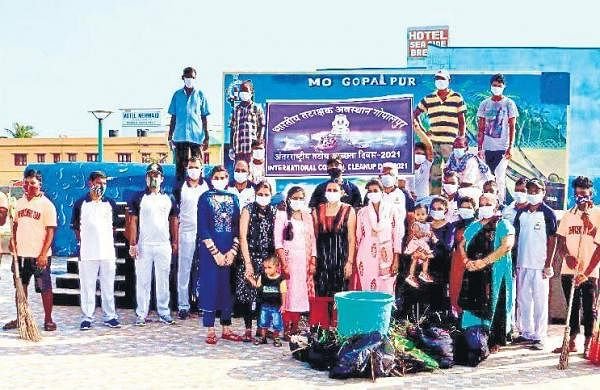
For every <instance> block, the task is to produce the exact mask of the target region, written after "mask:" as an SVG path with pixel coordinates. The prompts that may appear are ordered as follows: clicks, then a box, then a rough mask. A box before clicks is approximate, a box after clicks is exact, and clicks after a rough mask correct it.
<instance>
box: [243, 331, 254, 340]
mask: <svg viewBox="0 0 600 390" xmlns="http://www.w3.org/2000/svg"><path fill="white" fill-rule="evenodd" d="M242 341H243V342H245V343H251V342H252V341H253V339H252V330H250V329H246V333H244V337H243V338H242Z"/></svg>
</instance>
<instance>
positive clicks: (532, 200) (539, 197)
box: [527, 192, 544, 206]
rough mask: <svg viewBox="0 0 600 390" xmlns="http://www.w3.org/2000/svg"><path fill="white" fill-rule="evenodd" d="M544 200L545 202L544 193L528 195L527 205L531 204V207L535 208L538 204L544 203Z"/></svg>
mask: <svg viewBox="0 0 600 390" xmlns="http://www.w3.org/2000/svg"><path fill="white" fill-rule="evenodd" d="M543 200H544V193H543V192H540V193H539V194H535V195H531V194H527V203H529V204H530V205H534V206H535V205H536V204H540V203H542V201H543Z"/></svg>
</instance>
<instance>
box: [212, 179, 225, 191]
mask: <svg viewBox="0 0 600 390" xmlns="http://www.w3.org/2000/svg"><path fill="white" fill-rule="evenodd" d="M211 183H212V186H213V187H215V189H217V190H221V191H223V190H224V189H225V188H226V187H227V179H213V180H211Z"/></svg>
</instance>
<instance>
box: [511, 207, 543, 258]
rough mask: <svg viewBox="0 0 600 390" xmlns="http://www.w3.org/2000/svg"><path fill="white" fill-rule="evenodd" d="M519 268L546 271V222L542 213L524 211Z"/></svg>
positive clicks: (520, 218)
mask: <svg viewBox="0 0 600 390" xmlns="http://www.w3.org/2000/svg"><path fill="white" fill-rule="evenodd" d="M519 227H520V228H519V239H518V242H517V248H518V250H517V267H521V268H529V269H544V263H545V262H546V254H547V252H546V242H547V239H548V236H547V233H546V221H545V220H544V213H543V212H541V211H536V212H533V213H532V212H529V211H524V212H522V213H521V216H520V217H519Z"/></svg>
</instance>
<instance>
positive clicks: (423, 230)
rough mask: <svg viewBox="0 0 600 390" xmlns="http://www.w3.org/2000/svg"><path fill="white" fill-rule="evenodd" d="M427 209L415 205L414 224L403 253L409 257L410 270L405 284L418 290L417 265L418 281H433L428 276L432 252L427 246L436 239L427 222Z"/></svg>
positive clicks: (423, 206)
mask: <svg viewBox="0 0 600 390" xmlns="http://www.w3.org/2000/svg"><path fill="white" fill-rule="evenodd" d="M427 215H428V214H427V207H426V206H425V205H422V204H421V205H417V206H416V207H415V222H413V224H412V226H411V229H410V236H409V237H410V241H409V242H408V244H407V245H406V249H405V250H404V253H405V254H407V255H411V263H410V269H409V271H408V276H407V277H406V279H404V280H405V281H406V283H408V284H409V285H411V286H413V287H415V288H418V287H419V282H418V281H417V278H416V276H415V273H416V270H417V264H419V263H420V264H421V268H422V269H421V273H420V274H419V279H421V280H422V281H423V282H425V283H432V282H433V279H432V278H431V276H430V275H429V272H428V270H429V260H431V259H432V258H433V257H434V256H433V251H432V250H431V247H430V246H429V243H430V242H433V243H436V242H437V241H438V240H437V237H436V236H435V234H433V233H432V232H431V224H430V223H429V222H427Z"/></svg>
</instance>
